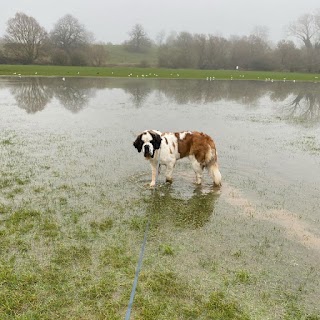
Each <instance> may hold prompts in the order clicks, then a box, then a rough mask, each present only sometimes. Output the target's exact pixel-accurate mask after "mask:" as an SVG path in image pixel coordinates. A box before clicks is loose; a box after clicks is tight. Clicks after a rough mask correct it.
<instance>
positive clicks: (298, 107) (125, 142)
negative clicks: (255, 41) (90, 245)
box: [0, 78, 320, 319]
mask: <svg viewBox="0 0 320 320" xmlns="http://www.w3.org/2000/svg"><path fill="white" fill-rule="evenodd" d="M145 129H157V130H160V131H182V130H198V131H203V132H206V133H208V134H209V135H211V136H212V137H213V138H214V139H215V142H216V145H217V150H218V154H219V164H220V169H221V173H222V177H223V186H222V188H221V189H220V190H217V189H213V188H212V187H211V181H210V179H209V177H208V176H207V175H206V176H205V181H204V184H203V186H202V187H196V186H195V185H194V179H195V177H194V174H193V172H192V169H191V166H190V165H189V163H188V161H187V160H181V161H180V162H178V163H177V166H176V168H175V171H174V175H173V177H174V181H173V183H172V185H166V184H165V183H164V176H163V173H160V177H159V187H158V189H157V190H156V192H153V191H151V190H150V189H149V188H148V183H149V182H150V178H151V172H150V168H149V164H148V162H147V161H145V160H144V159H143V156H142V154H139V153H137V152H136V149H135V148H134V147H133V146H132V142H133V141H134V139H135V136H136V134H138V133H140V132H141V131H143V130H145ZM0 166H1V169H0V177H1V179H2V188H0V203H2V204H3V205H9V206H13V207H18V206H20V205H21V204H23V203H28V204H30V203H32V204H33V205H34V206H35V207H37V208H43V207H51V206H53V204H52V203H55V204H56V203H57V202H59V203H60V204H61V202H62V203H64V202H67V203H68V208H69V210H73V209H75V208H80V207H81V208H82V209H83V208H90V214H88V215H87V216H83V223H85V222H86V221H88V220H90V219H91V218H92V217H95V218H96V219H99V217H100V216H102V215H105V214H106V209H105V206H104V202H103V201H105V204H106V203H107V202H108V201H118V202H119V203H124V208H122V209H121V213H119V217H120V218H119V219H124V220H125V219H128V217H130V216H139V217H144V216H146V215H147V214H151V216H152V214H155V215H156V216H157V218H156V223H157V229H156V230H152V224H151V235H152V237H151V239H150V240H149V242H148V246H149V247H148V248H149V250H150V251H149V253H148V250H147V252H146V255H147V256H148V255H151V253H152V252H153V249H154V250H156V249H155V248H157V246H158V244H159V243H160V242H163V243H169V244H170V246H171V247H173V248H177V249H176V254H175V255H174V256H173V257H172V258H171V259H172V261H170V264H171V265H172V267H173V268H174V269H175V271H176V272H178V273H179V274H180V275H183V276H184V277H186V278H190V279H197V280H196V283H197V284H198V285H199V287H201V288H206V286H211V287H214V286H221V285H223V286H225V285H226V280H225V279H226V278H228V279H229V283H233V282H232V281H231V280H230V279H231V278H232V277H233V276H234V274H237V272H238V271H239V270H242V271H243V270H245V271H246V273H245V274H250V275H252V278H253V279H255V280H254V281H253V282H250V283H249V287H248V286H247V287H246V288H245V289H243V288H242V287H241V285H243V283H240V284H239V286H238V287H237V286H233V289H232V290H233V291H232V290H231V289H230V290H231V291H232V292H233V294H234V296H238V297H241V298H243V299H245V300H250V299H251V301H252V307H251V308H252V310H251V311H252V315H253V316H254V315H255V314H258V315H259V314H261V313H263V314H265V317H261V319H275V318H277V315H279V314H282V313H283V312H282V311H281V310H280V309H283V308H285V307H284V305H285V303H284V304H282V302H281V301H282V300H281V299H282V298H279V300H281V301H280V302H279V306H278V305H277V304H276V303H275V302H274V301H275V300H276V298H275V299H273V298H272V297H275V296H277V295H278V297H280V296H281V294H280V293H279V292H280V291H281V292H284V291H286V290H287V291H288V292H290V293H294V294H295V295H296V296H297V297H298V298H297V300H299V302H297V303H298V305H299V307H301V308H303V309H305V310H307V311H306V312H307V313H315V314H318V313H319V312H320V309H319V296H320V274H319V265H320V197H319V195H320V83H293V82H273V83H271V82H262V81H261V82H255V81H250V82H249V81H206V80H197V81H196V80H147V79H93V78H66V80H65V81H62V79H61V78H1V79H0ZM17 175H18V176H19V179H20V180H22V181H25V183H23V184H22V183H21V185H23V186H24V187H23V188H20V191H19V190H18V191H19V192H18V191H17V190H16V189H17V188H16V187H15V186H13V185H11V184H10V183H9V182H8V183H7V184H5V183H4V182H3V181H11V180H12V179H11V178H12V177H14V176H17ZM10 179H11V180H10ZM27 185H30V188H27V187H25V186H27ZM66 186H68V188H69V189H70V188H71V189H72V190H71V189H70V190H69V191H68V193H67V195H65V193H66V192H65V190H66V189H68V188H67V187H66ZM84 189H85V191H84ZM14 190H16V192H14ZM32 190H33V191H32ZM34 190H40V191H38V192H36V193H35V192H34ZM41 190H43V191H44V192H45V193H46V197H45V196H44V195H42V194H41ZM79 195H81V196H79ZM63 199H64V200H63ZM101 199H105V200H101ZM132 203H134V205H132ZM131 206H132V210H131V209H130V208H131ZM62 210H64V209H62ZM61 215H62V214H61ZM61 219H63V218H61ZM61 221H62V220H61ZM67 227H68V226H67ZM67 227H66V228H67ZM142 234H143V230H142V231H141V235H142ZM135 250H137V256H138V251H139V241H137V244H136V249H135ZM39 252H40V253H39ZM34 254H35V255H39V256H40V255H41V248H38V249H37V252H36V253H34ZM153 258H154V256H153ZM41 259H45V258H44V257H42V258H41ZM213 265H215V270H218V271H216V274H215V275H212V266H213ZM243 272H244V271H243ZM222 279H224V280H222ZM240 282H241V281H240ZM261 292H264V293H265V292H268V293H269V294H270V297H269V296H268V295H265V294H264V295H263V297H264V298H263V299H265V300H263V299H262V298H261V300H263V301H264V302H265V304H266V305H268V303H269V304H270V310H268V311H265V310H264V307H261V308H260V309H259V310H255V308H254V304H255V303H256V301H257V300H259V298H258V297H257V296H259V293H261ZM283 295H285V294H283ZM266 296H267V297H266ZM268 297H269V298H268ZM268 299H269V300H268ZM272 299H273V300H272ZM271 300H272V301H273V302H272V304H273V306H272V305H271V303H270V301H271ZM259 301H260V300H259ZM265 309H268V307H265ZM278 309H279V310H278ZM261 310H263V311H261ZM272 312H274V314H272ZM281 312H282V313H281ZM257 319H260V318H259V316H257Z"/></svg>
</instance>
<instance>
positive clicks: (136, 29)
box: [125, 24, 151, 53]
mask: <svg viewBox="0 0 320 320" xmlns="http://www.w3.org/2000/svg"><path fill="white" fill-rule="evenodd" d="M129 36H130V40H128V41H126V42H125V46H126V48H127V49H128V51H132V52H140V53H141V52H145V51H147V49H148V48H150V47H151V40H150V39H149V37H148V35H147V33H146V31H145V30H144V28H143V27H142V25H141V24H136V25H134V26H133V28H132V29H131V31H130V32H129Z"/></svg>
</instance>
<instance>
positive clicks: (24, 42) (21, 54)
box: [4, 12, 47, 63]
mask: <svg viewBox="0 0 320 320" xmlns="http://www.w3.org/2000/svg"><path fill="white" fill-rule="evenodd" d="M46 40H47V32H46V30H45V29H44V28H43V27H41V26H40V25H39V23H38V22H37V21H36V19H34V18H33V17H30V16H27V15H26V14H24V13H22V12H17V13H16V15H15V16H14V18H10V19H9V20H8V22H7V29H6V34H5V36H4V46H5V49H6V52H7V54H8V55H10V56H11V57H13V58H14V59H16V60H18V61H20V62H23V63H33V62H34V61H35V60H36V59H37V58H38V57H39V54H40V51H41V49H42V48H43V46H44V45H45V42H46Z"/></svg>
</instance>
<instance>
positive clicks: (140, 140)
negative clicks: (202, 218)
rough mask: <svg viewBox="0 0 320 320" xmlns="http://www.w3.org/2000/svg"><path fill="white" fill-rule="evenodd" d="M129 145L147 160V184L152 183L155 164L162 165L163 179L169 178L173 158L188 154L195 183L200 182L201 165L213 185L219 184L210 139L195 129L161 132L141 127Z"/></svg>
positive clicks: (154, 179)
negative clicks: (148, 176)
mask: <svg viewBox="0 0 320 320" xmlns="http://www.w3.org/2000/svg"><path fill="white" fill-rule="evenodd" d="M133 145H134V146H135V147H136V148H137V150H138V152H141V151H143V154H144V157H145V159H146V160H149V161H150V164H151V168H152V178H151V183H150V187H154V186H155V184H156V176H157V170H158V168H157V167H158V164H159V165H165V166H166V172H165V176H166V182H170V183H171V182H172V171H173V168H174V166H175V164H176V162H177V160H179V159H182V158H184V157H188V158H189V160H190V161H191V164H192V167H193V170H194V172H195V173H196V183H197V184H201V181H202V174H203V169H204V168H207V169H208V172H209V174H210V175H211V177H212V179H213V183H214V186H221V173H220V171H219V167H218V162H217V160H218V159H217V151H216V146H215V143H214V141H213V139H212V138H211V137H210V136H208V135H207V134H205V133H202V132H197V131H183V132H164V133H161V132H160V131H157V130H145V131H143V132H142V133H141V134H139V135H138V136H137V138H136V140H135V141H134V142H133Z"/></svg>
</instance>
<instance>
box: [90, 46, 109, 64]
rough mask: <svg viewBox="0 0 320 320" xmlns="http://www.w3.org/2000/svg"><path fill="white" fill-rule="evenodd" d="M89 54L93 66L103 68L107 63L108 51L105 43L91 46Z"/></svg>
mask: <svg viewBox="0 0 320 320" xmlns="http://www.w3.org/2000/svg"><path fill="white" fill-rule="evenodd" d="M89 52H90V53H89V58H90V60H91V64H92V65H93V66H95V67H101V66H103V65H104V64H105V63H106V60H107V57H108V51H107V49H106V46H105V45H104V44H103V43H97V44H93V45H91V46H90V50H89Z"/></svg>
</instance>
